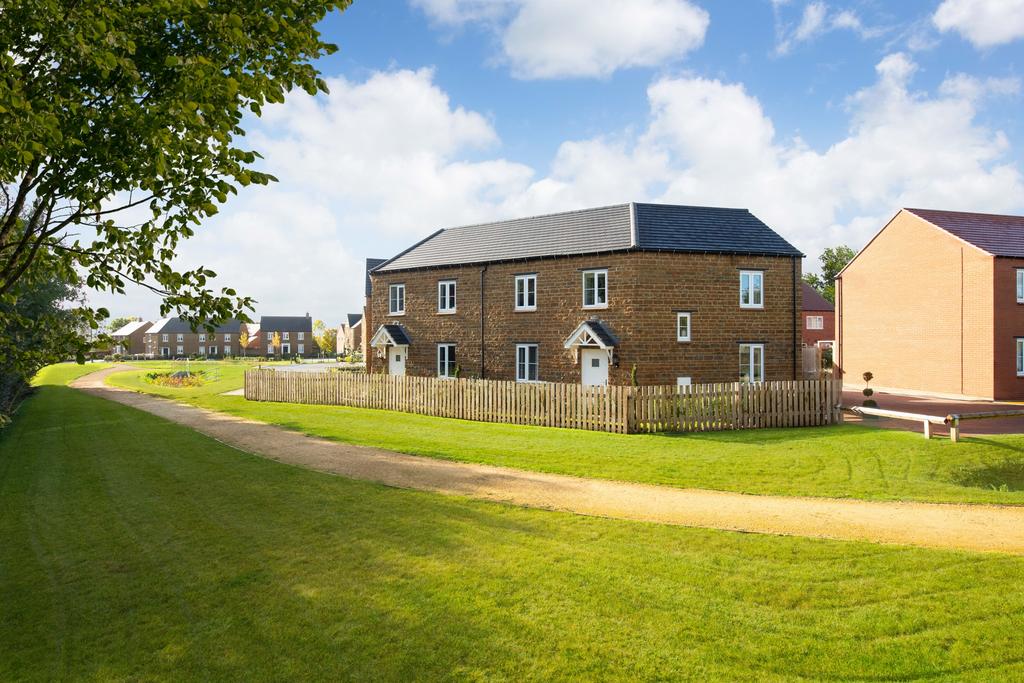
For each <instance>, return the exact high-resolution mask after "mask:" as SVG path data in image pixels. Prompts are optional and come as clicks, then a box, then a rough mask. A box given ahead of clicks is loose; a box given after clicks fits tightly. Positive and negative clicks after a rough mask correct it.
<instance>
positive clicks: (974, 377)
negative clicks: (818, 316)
mask: <svg viewBox="0 0 1024 683" xmlns="http://www.w3.org/2000/svg"><path fill="white" fill-rule="evenodd" d="M992 262H993V259H992V258H991V257H990V256H988V255H986V254H984V253H983V252H981V251H979V250H978V249H975V248H974V247H972V246H970V245H967V244H965V243H964V242H962V241H960V240H958V239H956V238H955V237H953V236H952V235H949V234H948V233H946V232H945V231H942V230H940V229H938V228H936V227H934V226H932V225H931V224H929V223H927V222H926V221H924V220H922V219H920V218H918V217H917V216H914V215H913V214H910V213H907V212H904V211H901V212H900V213H899V214H898V215H897V216H896V217H895V218H894V219H893V220H892V221H891V222H890V223H889V224H888V225H887V226H886V228H885V229H884V230H883V231H882V232H881V233H880V234H879V235H878V236H877V237H876V238H875V239H874V240H873V241H872V242H871V243H870V244H869V245H868V246H867V247H866V248H865V250H864V251H863V252H862V253H861V254H860V255H859V256H858V257H857V259H856V260H855V261H854V262H853V263H852V264H851V265H850V266H849V267H848V268H847V270H846V271H845V272H844V273H843V275H842V277H841V279H840V282H839V283H837V287H836V290H837V294H836V303H837V311H838V313H839V315H838V316H837V320H836V340H837V344H838V345H839V348H837V350H836V355H835V358H836V362H837V365H838V366H839V368H840V370H841V371H842V372H843V373H844V379H845V380H846V382H847V383H849V384H853V385H856V386H861V385H862V384H863V381H862V380H861V375H862V374H863V373H864V372H865V371H870V372H872V373H873V374H874V376H875V379H874V380H873V381H872V384H873V385H874V386H876V387H880V388H889V389H897V390H902V391H909V392H923V393H934V394H942V395H950V396H974V397H991V396H992V395H993V382H992V377H993V375H992V366H993V345H992V337H993V322H992V320H993V299H992V277H993V273H992Z"/></svg>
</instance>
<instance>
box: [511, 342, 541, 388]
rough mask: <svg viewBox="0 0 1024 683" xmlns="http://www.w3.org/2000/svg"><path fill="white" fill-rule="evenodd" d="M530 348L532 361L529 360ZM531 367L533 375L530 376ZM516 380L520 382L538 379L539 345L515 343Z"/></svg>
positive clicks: (537, 380)
mask: <svg viewBox="0 0 1024 683" xmlns="http://www.w3.org/2000/svg"><path fill="white" fill-rule="evenodd" d="M531 349H532V350H533V362H532V363H531V362H530V351H531ZM524 354H525V355H524ZM531 367H532V370H533V373H532V374H533V377H531V376H530V375H531V372H530V370H531ZM516 381H517V382H521V383H530V382H539V381H540V345H538V344H516Z"/></svg>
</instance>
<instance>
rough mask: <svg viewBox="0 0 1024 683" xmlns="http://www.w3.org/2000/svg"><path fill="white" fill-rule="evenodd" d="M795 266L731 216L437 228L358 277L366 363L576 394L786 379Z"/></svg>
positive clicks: (617, 217)
mask: <svg viewBox="0 0 1024 683" xmlns="http://www.w3.org/2000/svg"><path fill="white" fill-rule="evenodd" d="M801 258H802V254H801V253H800V252H799V251H798V250H797V249H796V248H794V247H793V246H792V245H790V244H789V243H787V242H786V241H785V240H784V239H783V238H782V237H780V236H779V235H778V234H777V233H775V232H774V231H772V230H771V229H770V228H769V227H768V226H767V225H765V224H764V223H762V222H761V221H760V220H758V219H757V218H756V217H755V216H753V215H752V214H751V213H750V212H748V211H746V210H743V209H716V208H705V207H686V206H669V205H658V204H621V205H617V206H610V207H602V208H597V209H587V210H583V211H572V212H566V213H559V214H552V215H547V216H535V217H530V218H523V219H516V220H510V221H501V222H497V223H488V224H484V225H474V226H465V227H459V228H451V229H448V230H442V231H438V232H436V233H434V234H432V235H430V236H429V237H427V238H426V239H425V240H423V241H421V242H419V243H418V244H416V245H413V246H412V247H410V248H409V249H407V250H406V251H404V252H402V253H401V254H399V255H398V256H396V257H394V258H392V259H390V260H388V261H386V262H384V263H383V264H380V265H378V266H376V267H375V268H373V269H372V271H371V281H372V283H371V285H372V286H371V287H370V288H369V290H368V291H369V292H371V294H370V300H369V303H368V315H367V316H366V320H372V321H373V325H374V327H373V333H372V339H371V340H370V345H369V347H370V348H369V352H368V353H367V362H368V365H369V369H370V371H371V372H373V371H378V370H383V371H387V372H389V373H392V374H411V375H419V376H442V377H443V376H461V377H485V378H489V379H503V380H517V381H553V382H572V383H580V382H582V383H583V384H591V385H600V384H606V383H612V384H628V383H630V381H631V377H633V376H635V378H636V381H637V382H638V383H640V384H676V383H688V382H693V383H698V382H725V381H728V382H734V381H737V380H740V379H743V380H750V381H761V380H766V379H793V378H794V377H796V376H797V375H798V372H799V358H798V354H799V346H800V333H799V325H800V322H801V303H800V297H801V289H800V282H801V280H800V265H801ZM365 324H366V323H365V322H364V325H365Z"/></svg>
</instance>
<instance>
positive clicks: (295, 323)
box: [260, 315, 313, 332]
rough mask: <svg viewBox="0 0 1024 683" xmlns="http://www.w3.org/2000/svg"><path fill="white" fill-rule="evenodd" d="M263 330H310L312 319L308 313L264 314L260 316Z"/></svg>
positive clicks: (311, 328)
mask: <svg viewBox="0 0 1024 683" xmlns="http://www.w3.org/2000/svg"><path fill="white" fill-rule="evenodd" d="M260 330H261V331H263V332H311V331H312V330H313V319H312V318H310V317H309V316H308V315H305V316H303V315H264V316H262V317H261V318H260Z"/></svg>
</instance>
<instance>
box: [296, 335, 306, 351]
mask: <svg viewBox="0 0 1024 683" xmlns="http://www.w3.org/2000/svg"><path fill="white" fill-rule="evenodd" d="M300 334H301V333H300ZM305 352H306V345H305V344H303V343H302V342H299V343H298V344H296V345H295V353H297V354H299V355H300V356H301V355H302V354H304V353H305Z"/></svg>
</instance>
